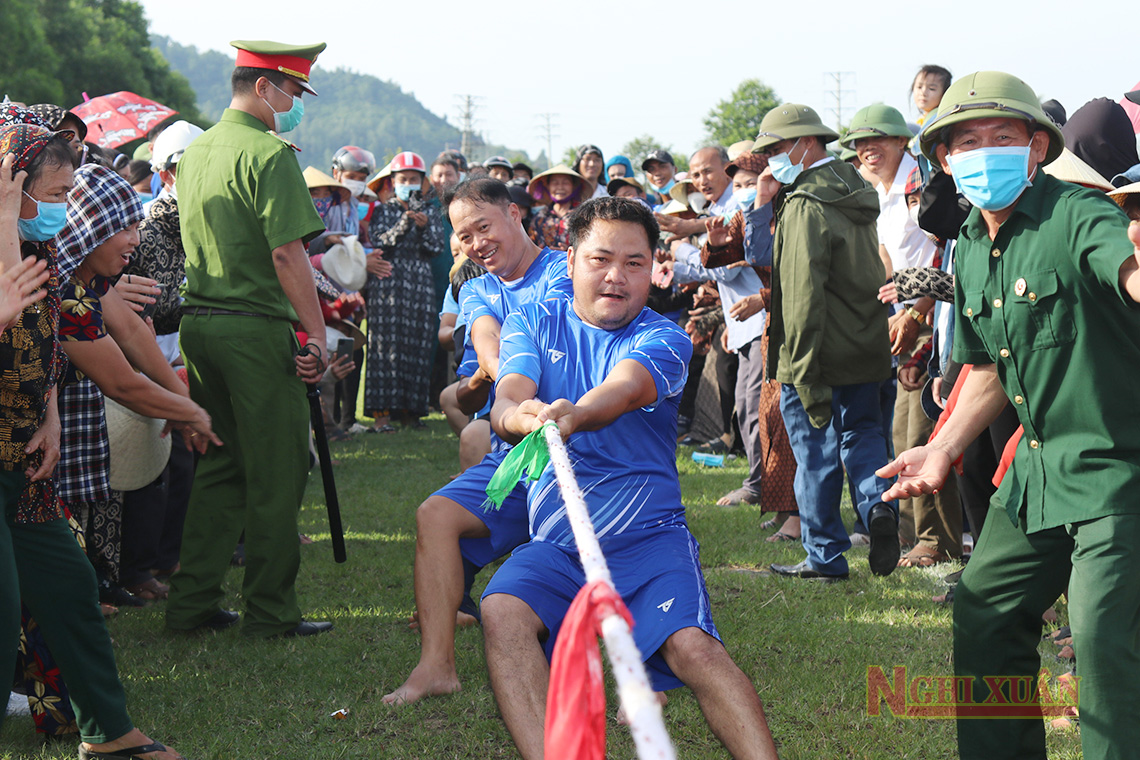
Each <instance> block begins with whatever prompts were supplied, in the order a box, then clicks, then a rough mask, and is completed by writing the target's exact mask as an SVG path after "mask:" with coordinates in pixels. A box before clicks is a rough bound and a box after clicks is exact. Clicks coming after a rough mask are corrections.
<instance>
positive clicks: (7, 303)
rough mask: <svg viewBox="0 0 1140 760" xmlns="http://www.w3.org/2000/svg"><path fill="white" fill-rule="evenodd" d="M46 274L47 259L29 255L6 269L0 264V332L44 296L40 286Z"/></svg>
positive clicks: (45, 280) (46, 276) (45, 278)
mask: <svg viewBox="0 0 1140 760" xmlns="http://www.w3.org/2000/svg"><path fill="white" fill-rule="evenodd" d="M48 274H49V273H48V271H47V261H46V260H43V259H36V258H33V257H31V256H29V257H27V258H26V259H21V260H20V263H19V264H17V265H16V266H14V267H12V268H11V269H9V270H7V271H4V267H3V265H0V332H2V331H3V330H4V328H6V327H7V326H8V325H10V324H11V323H12V322H15V321H16V320H17V319H19V318H20V314H21V313H22V312H23V311H24V309H26V308H28V307H29V306H31V305H32V304H34V303H35V302H36V301H38V300H40V299H41V298H43V297H44V294H45V291H43V290H40V286H41V285H43V284H44V283H45V282H47V279H48Z"/></svg>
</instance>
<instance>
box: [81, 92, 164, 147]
mask: <svg viewBox="0 0 1140 760" xmlns="http://www.w3.org/2000/svg"><path fill="white" fill-rule="evenodd" d="M83 97H84V98H87V95H86V93H84V96H83ZM71 112H72V113H74V114H75V115H76V116H78V117H79V118H81V119H83V123H84V124H86V125H87V130H88V141H89V142H94V143H95V144H96V145H98V146H99V147H100V148H117V147H119V146H120V145H124V144H125V143H129V142H130V141H131V140H137V139H138V138H140V137H145V136H146V133H147V132H149V131H150V130H151V128H152V127H154V126H156V125H157V124H159V123H161V122H162V121H164V120H165V119H167V118H168V117H170V116H173V115H174V114H176V113H178V112H177V111H175V110H173V109H171V108H167V107H166V106H164V105H162V104H161V103H155V102H154V101H153V100H148V99H147V98H144V97H142V96H141V95H136V94H134V93H133V92H127V91H125V90H124V91H123V92H113V93H111V94H110V95H101V96H99V97H97V98H90V99H87V101H86V102H85V103H82V104H81V105H78V106H76V107H75V108H72V109H71Z"/></svg>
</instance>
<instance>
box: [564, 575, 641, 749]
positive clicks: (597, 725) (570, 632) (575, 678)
mask: <svg viewBox="0 0 1140 760" xmlns="http://www.w3.org/2000/svg"><path fill="white" fill-rule="evenodd" d="M615 612H616V613H617V614H619V615H621V616H622V617H623V618H625V621H626V622H627V623H628V624H629V626H630V627H631V628H632V627H633V617H632V616H631V615H630V614H629V610H628V609H626V606H625V602H623V601H622V600H621V597H620V596H618V594H617V592H616V591H614V590H613V589H612V588H611V587H610V586H609V584H607V583H606V582H605V581H601V580H598V581H594V582H593V583H587V584H586V585H585V586H583V587H582V589H581V590H580V591H579V592H578V595H577V596H576V597H574V602H573V604H571V605H570V609H569V610H567V612H566V618H565V619H564V620H563V621H562V628H561V629H560V630H559V632H558V642H557V643H556V644H555V645H554V657H553V662H552V663H551V668H550V689H549V691H548V692H547V695H546V738H545V753H546V758H547V760H605V757H606V693H605V689H604V687H603V683H602V655H601V651H600V649H599V647H598V637H599V636H600V635H601V631H602V621H603V620H605V619H606V618H607V617H609V616H610V615H612V614H614V613H615Z"/></svg>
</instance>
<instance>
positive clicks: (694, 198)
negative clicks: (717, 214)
mask: <svg viewBox="0 0 1140 760" xmlns="http://www.w3.org/2000/svg"><path fill="white" fill-rule="evenodd" d="M688 201H689V208H691V209H692V210H693V211H695V212H696V213H698V214H699V213H701V212H702V211H704V210H705V205H706V204H707V203H708V201H706V200H705V194H704V193H689V195H688Z"/></svg>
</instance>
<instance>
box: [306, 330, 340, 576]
mask: <svg viewBox="0 0 1140 760" xmlns="http://www.w3.org/2000/svg"><path fill="white" fill-rule="evenodd" d="M308 349H309V347H308V346H305V347H304V348H302V349H301V350H300V351H299V352H298V354H300V355H304V354H305V353H306V352H308ZM306 385H308V386H309V389H308V391H307V392H306V393H305V395H306V396H307V397H308V399H309V419H310V420H311V422H312V424H313V437H314V438H315V439H316V442H317V459H319V460H320V462H321V481H322V482H323V483H324V486H325V506H326V507H327V508H328V511H329V533H330V534H331V536H332V547H333V559H334V560H336V561H337V562H344V561H345V560H346V559H348V557H347V555H346V554H345V551H344V526H343V525H341V523H340V500H338V499H337V496H336V480H335V478H333V468H332V457H331V456H329V439H328V436H327V435H326V434H325V416H324V415H323V414H322V413H321V390H320V388H318V387H317V385H316V383H312V384H308V383H306Z"/></svg>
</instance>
